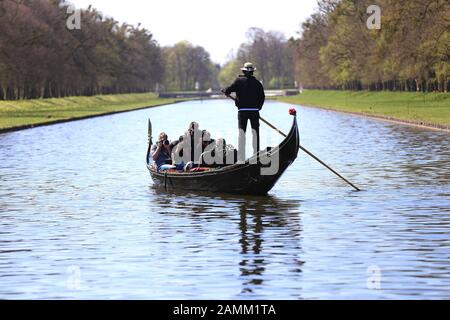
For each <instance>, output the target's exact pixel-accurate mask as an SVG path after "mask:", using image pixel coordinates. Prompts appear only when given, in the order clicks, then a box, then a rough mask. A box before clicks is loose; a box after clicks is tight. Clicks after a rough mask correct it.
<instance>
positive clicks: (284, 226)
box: [151, 188, 303, 295]
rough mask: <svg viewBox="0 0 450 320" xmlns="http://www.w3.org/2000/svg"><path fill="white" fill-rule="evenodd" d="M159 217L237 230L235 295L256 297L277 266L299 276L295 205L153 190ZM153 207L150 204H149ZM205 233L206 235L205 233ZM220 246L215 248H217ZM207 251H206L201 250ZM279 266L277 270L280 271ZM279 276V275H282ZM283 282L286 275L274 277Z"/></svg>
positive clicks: (264, 199)
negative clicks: (213, 222)
mask: <svg viewBox="0 0 450 320" xmlns="http://www.w3.org/2000/svg"><path fill="white" fill-rule="evenodd" d="M151 192H152V193H153V192H154V193H155V194H156V195H157V196H156V197H155V199H156V201H157V202H158V204H160V205H161V211H160V213H161V214H165V215H166V214H168V215H180V216H183V217H189V218H191V219H193V220H194V221H193V222H194V224H196V225H202V224H204V223H205V222H207V221H210V220H211V219H222V221H226V222H229V223H230V225H234V226H236V224H237V225H238V227H239V228H238V230H236V231H237V233H238V238H239V241H238V243H236V244H238V247H236V249H235V250H236V251H238V252H239V255H240V260H239V262H238V268H239V280H240V281H241V283H242V288H241V292H240V294H241V295H257V294H258V287H260V286H263V285H264V284H265V281H266V280H271V279H273V277H274V274H275V273H277V272H278V270H271V269H270V268H271V265H277V269H278V268H281V269H282V270H285V272H287V273H289V274H290V275H289V279H291V280H292V275H294V277H297V276H299V275H300V274H301V271H302V266H303V261H302V259H301V254H302V248H301V232H302V224H301V212H300V201H298V200H294V199H281V198H276V197H236V196H224V195H221V196H218V195H214V194H198V193H196V194H195V195H189V194H186V193H183V194H180V193H167V191H158V189H157V188H156V189H153V188H152V190H151ZM153 207H154V202H153ZM206 232H207V230H206ZM212 246H214V245H212ZM218 246H220V244H218ZM203 250H208V248H203ZM280 266H281V267H280ZM283 272H284V271H283ZM276 276H277V277H279V278H278V279H277V280H279V279H282V280H283V279H284V278H285V276H287V275H286V274H278V275H276Z"/></svg>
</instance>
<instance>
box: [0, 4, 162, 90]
mask: <svg viewBox="0 0 450 320" xmlns="http://www.w3.org/2000/svg"><path fill="white" fill-rule="evenodd" d="M69 12H70V11H69ZM69 17H70V15H69V14H68V4H67V3H65V2H64V1H62V0H2V1H0V29H1V32H0V99H30V98H49V97H62V96H68V95H93V94H102V93H124V92H144V91H149V90H153V89H154V86H155V84H156V83H157V82H159V81H161V78H162V76H163V61H162V57H161V52H160V49H159V47H158V45H157V43H156V42H155V41H154V39H153V36H152V34H151V33H150V32H149V31H148V30H146V29H143V28H139V27H133V26H130V25H127V24H121V25H119V23H118V22H117V21H115V20H114V19H112V18H106V17H104V16H103V15H102V14H100V13H99V12H97V11H96V10H95V9H92V8H89V9H88V10H83V11H82V12H81V28H80V29H79V30H77V29H75V30H68V28H67V25H66V21H67V19H68V18H69Z"/></svg>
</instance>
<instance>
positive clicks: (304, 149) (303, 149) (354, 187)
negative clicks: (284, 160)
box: [222, 91, 361, 191]
mask: <svg viewBox="0 0 450 320" xmlns="http://www.w3.org/2000/svg"><path fill="white" fill-rule="evenodd" d="M222 92H223V91H222ZM226 96H227V97H228V98H230V99H231V100H234V101H236V98H234V97H232V96H229V95H226ZM259 119H261V121H262V122H264V123H265V124H267V125H268V126H269V127H271V128H272V129H274V130H275V131H277V132H278V133H279V134H281V135H282V136H283V137H287V135H286V134H285V133H284V132H283V131H281V130H280V129H278V128H277V127H275V126H274V125H273V124H271V123H270V122H269V121H267V120H266V119H264V118H263V117H261V116H260V117H259ZM299 148H300V150H302V151H304V152H305V153H306V154H307V155H309V156H310V157H312V158H313V159H314V160H316V161H317V162H319V163H320V164H321V165H323V166H324V167H326V168H327V169H328V170H330V171H331V172H333V173H334V174H335V175H337V176H338V177H339V178H341V179H342V180H344V181H345V182H347V183H348V184H349V185H350V186H352V187H353V189H355V190H356V191H361V190H360V189H359V188H358V187H357V186H355V185H354V184H353V183H351V182H350V181H348V180H347V179H345V178H344V177H343V176H341V175H340V174H339V173H337V172H336V171H335V170H333V168H331V167H330V166H329V165H327V164H326V163H325V162H323V161H322V160H320V159H319V158H318V157H316V156H315V155H314V154H313V153H312V152H310V151H309V150H307V149H306V148H304V147H302V146H300V147H299Z"/></svg>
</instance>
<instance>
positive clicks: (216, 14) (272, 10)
mask: <svg viewBox="0 0 450 320" xmlns="http://www.w3.org/2000/svg"><path fill="white" fill-rule="evenodd" d="M70 2H71V3H73V4H74V5H75V6H76V7H77V8H87V7H88V6H89V5H90V4H92V6H93V7H94V8H96V9H97V10H99V11H101V12H102V13H103V14H105V15H108V16H111V17H113V18H115V19H116V20H118V21H120V22H127V23H130V24H133V25H137V24H138V23H139V22H140V23H142V26H143V27H145V28H147V29H149V30H150V31H151V32H152V33H153V35H154V37H155V39H156V40H157V41H158V43H159V44H160V45H161V46H167V45H173V44H175V43H176V42H178V41H181V40H188V41H190V42H191V43H192V44H194V45H199V46H202V47H204V48H205V49H206V50H207V51H208V52H209V53H210V54H211V59H212V60H213V61H214V62H217V63H221V64H223V63H224V62H226V61H227V57H228V55H229V53H230V51H231V50H233V51H236V50H237V48H238V47H239V45H240V44H241V43H243V42H245V41H246V38H245V33H246V31H247V30H248V29H249V28H250V27H259V28H262V29H264V30H265V31H270V30H274V31H281V32H283V33H284V34H285V35H286V37H287V38H288V37H290V36H297V32H298V31H299V30H300V24H301V23H302V22H304V21H305V20H306V18H308V17H309V16H310V15H311V14H312V13H313V12H314V11H315V9H316V8H317V2H316V0H276V1H274V0H221V1H218V0H160V1H155V0H126V1H118V0H70ZM81 27H83V26H82V25H81Z"/></svg>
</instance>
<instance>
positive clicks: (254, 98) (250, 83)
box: [224, 75, 266, 110]
mask: <svg viewBox="0 0 450 320" xmlns="http://www.w3.org/2000/svg"><path fill="white" fill-rule="evenodd" d="M224 92H225V94H226V95H230V93H232V92H236V107H238V108H239V109H253V108H254V109H258V110H261V108H262V106H263V105H264V100H265V99H266V96H265V95H264V87H263V85H262V84H261V82H259V81H258V80H257V79H256V78H255V77H254V76H244V75H241V76H239V77H238V78H237V79H236V80H235V81H234V82H233V84H232V85H231V86H229V87H228V88H226V89H225V91H224Z"/></svg>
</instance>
